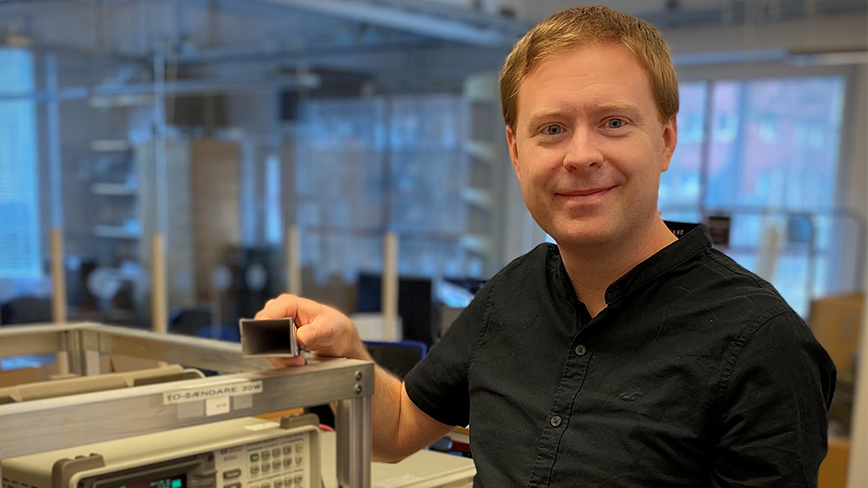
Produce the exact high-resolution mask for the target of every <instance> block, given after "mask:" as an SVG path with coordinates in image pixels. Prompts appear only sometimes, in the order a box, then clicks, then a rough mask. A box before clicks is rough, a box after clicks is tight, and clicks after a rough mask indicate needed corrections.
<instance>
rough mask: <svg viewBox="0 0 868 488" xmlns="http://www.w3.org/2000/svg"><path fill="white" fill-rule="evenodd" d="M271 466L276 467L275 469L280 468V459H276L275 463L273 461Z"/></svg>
mask: <svg viewBox="0 0 868 488" xmlns="http://www.w3.org/2000/svg"><path fill="white" fill-rule="evenodd" d="M271 467H272V468H274V470H275V471H277V470H278V469H280V460H277V461H274V462H273V463H271Z"/></svg>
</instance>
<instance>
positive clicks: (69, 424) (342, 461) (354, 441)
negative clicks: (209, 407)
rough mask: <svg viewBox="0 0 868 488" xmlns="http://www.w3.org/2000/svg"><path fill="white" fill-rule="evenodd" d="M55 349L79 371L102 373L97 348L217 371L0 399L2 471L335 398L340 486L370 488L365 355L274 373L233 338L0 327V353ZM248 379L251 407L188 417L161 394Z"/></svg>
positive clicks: (370, 382) (369, 381)
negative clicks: (40, 456)
mask: <svg viewBox="0 0 868 488" xmlns="http://www.w3.org/2000/svg"><path fill="white" fill-rule="evenodd" d="M54 352H66V353H67V355H68V358H69V362H70V371H71V372H73V373H75V374H77V375H81V376H90V375H97V374H100V354H119V355H124V356H132V357H137V358H143V359H151V360H156V361H165V362H168V363H177V364H182V365H184V366H189V367H193V368H200V369H204V370H211V371H217V372H220V373H224V374H223V375H220V376H213V377H209V378H201V379H193V380H184V381H178V382H171V383H162V384H154V385H147V386H138V387H134V388H126V389H120V390H110V391H101V392H95V393H85V394H78V395H72V396H66V397H60V398H52V399H44V400H33V401H28V402H22V403H11V404H6V405H0V474H2V460H3V459H8V458H13V457H18V456H24V455H28V454H35V453H40V452H45V451H51V450H55V449H61V448H67V447H75V446H81V445H85V444H90V443H94V442H102V441H109V440H114V439H122V438H126V437H132V436H139V435H144V434H150V433H156V432H162V431H168V430H173V429H179V428H184V427H191V426H195V425H200V424H206V423H210V422H216V421H222V420H229V419H235V418H240V417H249V416H253V415H260V414H265V413H270V412H277V411H282V410H286V409H291V408H299V407H309V406H313V405H322V404H326V403H332V402H336V403H337V411H336V416H335V417H336V424H337V429H336V430H337V452H336V456H337V479H338V483H339V485H340V486H341V487H342V488H344V487H346V488H350V487H352V488H370V484H371V472H370V469H371V396H372V395H373V393H374V364H373V363H372V362H368V361H358V360H353V359H335V360H330V361H323V362H317V363H313V364H309V365H307V366H304V367H299V368H287V369H280V370H274V369H271V366H270V365H269V363H268V362H267V361H266V360H264V359H261V358H251V359H245V358H242V356H241V346H240V345H239V344H235V343H227V342H220V341H213V340H208V339H199V338H194V337H186V336H177V335H164V334H157V333H154V332H148V331H140V330H134V329H127V328H122V327H113V326H105V325H97V324H69V325H37V326H26V327H5V328H2V329H0V357H9V356H20V355H30V354H45V353H54ZM249 384H256V385H261V388H258V389H257V390H256V392H255V394H253V395H251V397H252V402H250V405H245V408H240V409H236V408H232V409H229V410H228V411H225V412H224V411H223V410H222V409H221V410H220V411H219V412H218V413H214V412H211V414H202V415H192V416H191V415H189V410H187V411H186V412H185V411H184V408H186V407H185V405H186V404H185V403H173V402H169V401H167V400H166V399H167V396H169V395H173V394H178V392H179V391H180V392H184V391H193V392H196V391H198V392H201V391H211V390H215V391H222V390H223V389H229V390H231V389H232V388H233V387H237V386H239V385H249ZM196 401H202V402H205V401H207V400H204V399H203V400H196ZM203 411H204V410H203Z"/></svg>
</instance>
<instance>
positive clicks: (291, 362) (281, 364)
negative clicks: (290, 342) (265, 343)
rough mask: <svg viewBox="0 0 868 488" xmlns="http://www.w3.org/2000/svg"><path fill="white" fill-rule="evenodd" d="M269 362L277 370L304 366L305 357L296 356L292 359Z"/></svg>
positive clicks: (270, 359) (273, 359)
mask: <svg viewBox="0 0 868 488" xmlns="http://www.w3.org/2000/svg"><path fill="white" fill-rule="evenodd" d="M268 361H269V362H270V363H271V364H272V366H274V367H275V368H289V367H293V366H304V356H295V357H292V358H268Z"/></svg>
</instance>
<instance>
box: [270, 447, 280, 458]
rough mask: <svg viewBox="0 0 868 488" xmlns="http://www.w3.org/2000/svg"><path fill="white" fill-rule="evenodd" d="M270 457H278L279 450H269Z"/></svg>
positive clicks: (277, 448)
mask: <svg viewBox="0 0 868 488" xmlns="http://www.w3.org/2000/svg"><path fill="white" fill-rule="evenodd" d="M271 455H272V456H274V457H277V456H280V448H279V447H275V448H274V449H272V450H271Z"/></svg>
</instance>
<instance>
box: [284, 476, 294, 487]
mask: <svg viewBox="0 0 868 488" xmlns="http://www.w3.org/2000/svg"><path fill="white" fill-rule="evenodd" d="M283 484H284V486H292V478H289V477H286V478H283Z"/></svg>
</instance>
